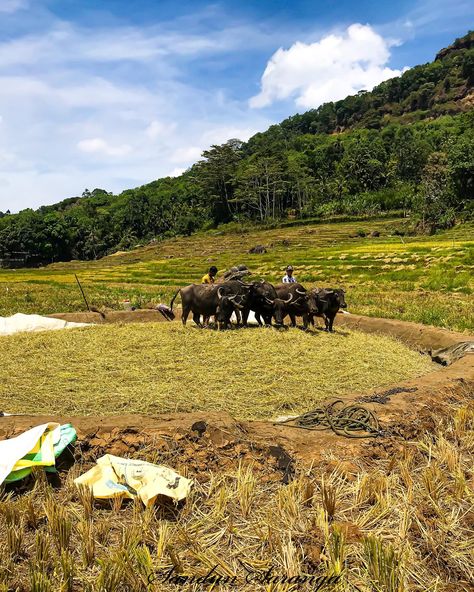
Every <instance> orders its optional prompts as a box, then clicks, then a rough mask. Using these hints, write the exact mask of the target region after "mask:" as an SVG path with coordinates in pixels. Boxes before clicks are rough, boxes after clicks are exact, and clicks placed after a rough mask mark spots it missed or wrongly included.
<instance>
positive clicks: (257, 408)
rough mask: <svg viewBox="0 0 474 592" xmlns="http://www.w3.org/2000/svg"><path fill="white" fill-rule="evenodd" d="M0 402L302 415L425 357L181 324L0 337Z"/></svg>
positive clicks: (358, 338)
mask: <svg viewBox="0 0 474 592" xmlns="http://www.w3.org/2000/svg"><path fill="white" fill-rule="evenodd" d="M0 347H1V349H2V359H3V361H2V368H1V380H0V409H5V410H6V411H8V412H20V413H28V412H29V413H47V414H59V415H64V414H75V415H82V414H85V415H88V414H114V413H147V414H154V413H155V414H157V413H163V412H174V411H180V412H191V411H206V410H213V411H221V410H224V411H228V412H229V413H231V414H232V415H234V416H235V417H237V418H242V419H251V418H269V417H273V416H275V415H277V414H280V413H288V412H291V413H299V412H304V411H308V410H310V409H312V408H314V407H316V406H317V403H318V401H320V400H321V399H322V398H325V397H332V396H339V395H344V394H347V393H351V392H359V391H364V390H367V389H371V388H374V387H378V386H382V385H387V384H390V383H393V382H395V381H399V380H403V379H407V378H411V377H414V376H419V375H422V374H424V373H427V372H429V371H430V370H432V369H433V364H432V363H431V362H430V360H429V358H427V357H425V356H421V355H420V354H418V353H416V352H414V351H411V350H409V349H408V348H407V347H406V346H404V345H403V344H402V343H400V342H397V341H394V340H392V339H390V338H388V337H382V336H374V335H367V334H364V333H361V332H356V331H350V332H349V331H342V330H339V331H338V332H337V333H335V334H330V335H329V334H326V333H324V332H320V331H316V332H314V333H305V332H303V331H300V330H297V329H295V330H289V331H284V332H281V331H275V330H268V329H258V328H255V329H248V330H240V331H228V332H217V331H210V330H199V329H197V328H194V327H192V326H188V327H186V328H183V327H182V326H181V325H180V324H178V323H172V324H171V323H170V324H164V323H156V324H150V323H146V324H133V325H106V326H97V327H88V328H84V329H77V330H76V329H75V330H70V331H58V332H50V333H38V334H21V335H15V336H11V337H4V338H0Z"/></svg>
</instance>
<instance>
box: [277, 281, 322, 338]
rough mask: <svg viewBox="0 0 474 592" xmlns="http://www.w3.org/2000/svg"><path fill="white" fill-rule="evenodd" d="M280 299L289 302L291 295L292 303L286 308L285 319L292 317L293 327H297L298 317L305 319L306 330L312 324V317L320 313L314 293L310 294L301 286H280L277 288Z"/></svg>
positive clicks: (296, 284) (295, 284) (284, 311)
mask: <svg viewBox="0 0 474 592" xmlns="http://www.w3.org/2000/svg"><path fill="white" fill-rule="evenodd" d="M275 290H276V293H277V296H278V298H280V299H281V300H284V301H285V300H287V299H288V297H289V296H290V295H291V296H292V299H291V301H290V302H289V303H288V304H286V305H285V306H284V310H283V318H285V317H286V315H290V320H291V326H292V327H296V317H303V325H304V328H305V329H307V328H308V326H309V323H310V315H315V314H317V313H318V308H317V306H316V299H315V297H314V294H313V292H311V291H310V292H308V291H307V290H306V288H305V287H303V286H302V285H301V284H298V283H294V284H279V285H278V286H275Z"/></svg>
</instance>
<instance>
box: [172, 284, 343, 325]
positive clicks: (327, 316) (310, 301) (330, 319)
mask: <svg viewBox="0 0 474 592" xmlns="http://www.w3.org/2000/svg"><path fill="white" fill-rule="evenodd" d="M178 294H179V295H180V296H181V303H182V316H181V319H182V322H183V325H186V321H187V319H188V316H189V313H190V312H192V313H193V320H194V322H195V323H196V324H197V325H199V326H202V325H203V324H207V322H208V321H209V319H210V317H212V316H213V317H215V320H216V324H217V326H218V327H219V329H226V328H228V327H230V326H231V317H232V314H233V313H235V315H236V318H237V324H238V325H241V324H242V325H243V326H244V327H245V326H247V321H248V317H249V313H250V311H253V312H254V314H255V319H256V320H257V322H258V324H259V325H262V324H265V325H271V324H272V320H274V322H275V325H276V326H279V327H282V326H284V319H285V317H286V316H289V317H290V320H291V326H292V327H295V326H296V317H302V318H303V324H304V327H305V329H307V328H308V327H309V325H310V324H312V325H314V317H316V316H317V317H322V318H323V319H324V322H325V325H326V331H332V330H333V323H334V319H335V317H336V314H337V312H338V310H339V309H341V308H346V306H347V305H346V302H345V292H344V290H341V289H329V288H313V289H312V290H307V289H306V288H305V287H303V286H302V285H301V284H299V283H292V284H279V285H277V286H273V285H272V284H270V283H269V282H266V281H264V280H261V281H259V282H251V283H247V282H244V281H242V280H240V279H239V280H230V281H224V282H222V283H216V284H211V285H208V284H191V285H189V286H186V287H184V288H181V289H180V290H178V291H177V292H176V294H175V295H174V296H173V299H172V300H171V304H170V309H171V311H172V309H173V303H174V301H175V299H176V297H177V296H178ZM201 316H202V317H203V320H202V322H201ZM262 319H263V322H262Z"/></svg>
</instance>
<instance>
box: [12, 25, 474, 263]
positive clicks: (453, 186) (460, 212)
mask: <svg viewBox="0 0 474 592" xmlns="http://www.w3.org/2000/svg"><path fill="white" fill-rule="evenodd" d="M12 201H13V198H12ZM397 210H398V211H403V212H405V213H410V214H411V219H412V221H413V225H414V226H416V227H417V230H418V231H422V232H423V231H425V232H432V231H434V230H436V228H438V227H447V226H450V225H452V224H454V223H455V222H457V221H461V220H463V219H465V218H468V217H472V216H473V214H474V33H472V32H470V33H468V34H467V35H466V36H465V37H462V38H460V39H457V40H456V41H455V42H454V43H453V44H452V45H451V46H449V47H448V48H446V49H442V50H441V51H440V52H439V53H438V54H437V56H436V59H435V60H434V61H433V62H431V63H428V64H425V65H422V66H417V67H415V68H412V69H410V70H408V71H407V72H405V73H404V74H403V75H402V76H400V77H398V78H393V79H391V80H387V81H385V82H383V83H382V84H380V85H378V86H377V87H375V88H374V89H373V90H372V91H371V92H365V91H361V92H359V93H358V94H357V95H354V96H350V97H347V98H345V99H344V100H341V101H337V102H333V103H326V104H324V105H322V106H321V107H319V108H318V109H313V110H310V111H308V112H306V113H303V114H298V115H294V116H293V117H290V118H288V119H286V120H285V121H283V122H281V123H280V124H278V125H273V126H271V127H270V128H269V129H268V130H267V131H266V132H263V133H259V134H256V135H255V136H253V137H252V138H250V140H249V141H248V142H246V143H243V142H241V141H239V140H237V139H230V140H229V141H228V142H226V143H225V144H223V145H220V146H212V147H211V148H210V149H209V150H207V151H205V152H204V153H203V155H202V160H200V161H199V162H197V163H196V164H195V165H193V166H192V167H191V168H190V169H189V170H188V171H186V172H185V173H184V174H183V175H181V176H180V177H176V178H170V177H168V178H164V179H159V180H157V181H154V182H152V183H149V184H147V185H143V186H142V187H138V188H136V189H130V190H127V191H124V192H123V193H122V194H120V195H118V196H114V195H112V194H109V193H107V192H106V191H104V190H102V189H95V190H93V191H92V192H89V191H88V190H86V191H85V192H84V193H83V195H82V196H81V197H73V198H69V199H66V200H64V201H62V202H60V203H58V204H56V205H53V206H44V207H41V208H39V210H37V211H32V210H24V211H23V212H20V213H19V214H14V215H11V214H2V213H0V261H1V260H2V259H8V257H9V256H15V255H14V254H15V253H17V254H18V255H16V256H17V257H22V256H24V257H26V258H28V257H33V256H35V257H36V260H37V261H42V262H50V261H58V260H62V261H67V260H70V259H91V258H96V257H101V256H103V255H105V254H107V253H110V252H113V251H115V250H117V249H127V248H129V247H131V246H133V245H135V244H137V243H139V242H140V243H142V242H144V241H148V240H151V239H160V238H163V237H167V236H172V235H176V234H190V233H192V232H195V231H197V230H199V229H203V228H207V227H212V226H216V225H218V224H221V223H228V222H232V221H235V222H238V223H246V222H250V223H251V222H255V223H262V224H263V223H265V224H268V223H274V222H275V221H278V220H281V219H284V218H288V217H292V218H304V217H328V216H332V215H338V214H342V215H376V214H379V213H381V212H385V211H397ZM31 260H32V259H31Z"/></svg>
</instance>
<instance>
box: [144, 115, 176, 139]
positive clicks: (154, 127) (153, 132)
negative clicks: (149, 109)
mask: <svg viewBox="0 0 474 592" xmlns="http://www.w3.org/2000/svg"><path fill="white" fill-rule="evenodd" d="M175 130H176V124H175V123H163V122H162V121H157V120H156V119H155V120H154V121H152V122H151V123H150V124H149V125H148V126H147V128H146V129H145V134H146V135H147V136H148V137H149V138H150V139H151V140H156V139H166V138H167V137H168V136H170V135H171V134H172V133H173V132H174V131H175Z"/></svg>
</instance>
